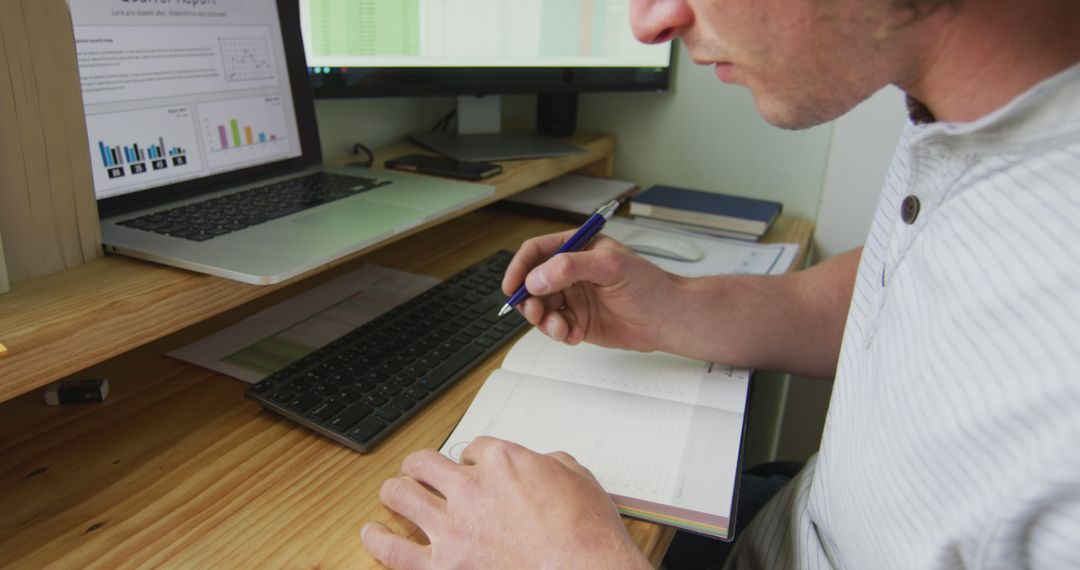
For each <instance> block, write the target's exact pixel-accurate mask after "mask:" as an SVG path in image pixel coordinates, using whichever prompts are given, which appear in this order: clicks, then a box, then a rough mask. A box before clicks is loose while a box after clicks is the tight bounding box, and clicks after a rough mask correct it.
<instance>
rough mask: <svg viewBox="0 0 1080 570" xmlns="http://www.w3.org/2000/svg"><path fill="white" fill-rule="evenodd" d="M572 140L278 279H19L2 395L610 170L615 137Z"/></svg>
mask: <svg viewBox="0 0 1080 570" xmlns="http://www.w3.org/2000/svg"><path fill="white" fill-rule="evenodd" d="M571 142H573V143H574V144H577V145H579V146H581V147H583V148H585V149H586V151H587V152H586V153H585V154H582V155H575V156H567V157H559V158H548V159H536V160H522V161H512V162H505V163H502V164H503V167H504V171H503V173H502V174H500V175H498V176H496V177H493V178H491V179H488V180H485V181H484V183H486V184H491V185H494V186H495V188H496V192H495V195H494V196H492V197H490V198H488V199H486V200H484V201H483V202H480V203H477V204H474V205H472V206H470V207H469V208H467V209H465V210H462V211H459V212H455V213H453V214H448V215H446V216H443V217H441V218H438V219H435V220H432V221H431V222H429V223H427V224H425V225H423V226H420V227H418V228H415V229H413V230H411V231H409V232H407V233H405V234H402V235H401V236H397V237H396V238H395V239H393V240H390V241H387V242H384V243H380V244H378V245H376V246H372V247H369V248H366V249H364V250H361V251H358V252H356V253H354V254H351V255H349V256H347V257H345V258H342V259H339V260H337V261H335V262H333V263H330V264H327V265H325V266H323V267H320V268H318V269H314V270H312V271H309V272H307V273H305V274H303V275H300V276H298V277H295V278H293V279H290V280H289V281H286V282H284V283H280V284H277V285H270V286H255V285H247V284H244V283H239V282H235V281H229V280H226V279H221V278H218V277H211V276H207V275H202V274H198V273H192V272H188V271H184V270H180V269H174V268H170V267H165V266H161V265H156V264H152V263H148V262H143V261H138V260H135V259H130V258H125V257H117V256H107V257H104V258H102V259H98V260H95V261H92V262H90V263H87V264H85V265H82V266H79V267H76V268H74V269H70V270H67V271H63V272H60V273H55V274H52V275H48V276H45V277H40V278H37V279H31V280H27V281H23V282H20V283H15V284H14V285H13V286H12V289H11V291H10V292H9V293H6V294H3V295H0V342H2V343H4V344H5V345H6V346H7V347H8V351H9V356H8V357H6V358H4V359H2V360H0V402H3V401H5V400H9V399H11V398H13V397H15V396H18V395H19V394H23V393H25V392H28V391H30V390H33V389H34V388H38V387H40V386H43V385H45V384H48V383H50V382H53V381H56V380H59V379H61V378H64V377H66V376H68V375H70V374H74V373H76V372H78V371H80V370H82V369H84V368H86V367H88V366H91V365H93V364H96V363H99V362H103V361H105V360H108V359H109V358H112V357H115V356H117V355H120V354H123V353H125V352H128V351H130V350H132V349H134V348H137V347H139V346H142V345H145V344H146V343H148V342H151V341H153V340H155V339H159V338H162V337H164V336H167V335H169V334H172V333H174V332H176V331H179V330H181V329H184V328H187V327H190V326H192V325H195V324H197V323H201V322H203V321H206V320H207V319H210V318H211V317H214V316H216V315H221V314H223V313H225V312H227V311H230V310H232V309H236V308H238V307H242V306H245V305H248V304H250V303H251V302H253V301H256V300H259V299H262V298H264V297H267V296H270V295H273V294H276V293H278V292H281V291H282V290H285V289H293V292H295V291H298V290H299V289H300V288H307V287H310V286H312V285H314V284H316V283H318V282H321V281H322V280H321V279H317V278H313V277H317V276H320V275H322V274H327V273H332V270H334V269H335V268H337V267H339V266H341V265H343V264H349V263H351V262H352V261H354V260H356V259H358V258H361V257H363V256H365V255H366V254H368V253H371V252H372V251H375V250H377V249H379V248H382V247H385V246H387V245H389V244H390V243H393V242H395V241H399V240H401V239H404V238H406V237H408V236H411V235H415V234H417V233H420V232H423V231H424V230H426V229H428V228H431V227H434V226H437V225H439V224H442V223H444V222H446V221H448V220H451V219H454V218H457V217H460V216H462V215H465V214H467V213H468V212H470V211H473V210H476V209H478V208H480V207H482V206H484V205H487V204H489V203H492V202H495V201H497V200H501V199H503V198H505V197H507V196H510V195H512V194H515V193H517V192H520V191H522V190H524V189H526V188H530V187H532V186H535V185H536V184H539V183H541V182H544V181H547V180H550V179H552V178H555V177H557V176H560V175H562V174H565V173H568V172H574V171H586V172H589V173H592V174H597V175H610V172H611V164H612V157H613V153H614V148H615V143H614V140H613V139H612V138H611V137H610V136H605V135H589V134H582V135H577V136H575V137H573V138H571ZM417 150H418V149H417V148H416V147H414V146H412V145H408V144H401V145H397V146H393V147H390V148H387V149H383V150H381V151H380V152H379V153H378V154H377V157H376V158H377V161H378V162H377V163H378V164H381V163H382V161H383V160H385V159H386V158H388V157H393V156H397V155H399V154H404V153H406V152H416V151H417ZM339 162H346V161H345V160H342V161H339ZM334 274H336V273H334ZM289 294H292V293H289Z"/></svg>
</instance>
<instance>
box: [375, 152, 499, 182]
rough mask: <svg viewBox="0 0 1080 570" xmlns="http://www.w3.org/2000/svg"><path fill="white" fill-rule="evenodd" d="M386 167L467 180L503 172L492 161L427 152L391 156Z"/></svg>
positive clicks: (479, 178)
mask: <svg viewBox="0 0 1080 570" xmlns="http://www.w3.org/2000/svg"><path fill="white" fill-rule="evenodd" d="M386 167H387V168H393V169H395V170H405V171H408V172H419V173H421V174H435V175H437V176H450V177H453V178H465V179H467V180H482V179H484V178H488V177H490V176H495V175H496V174H498V173H500V172H502V167H501V166H499V165H498V164H493V163H490V162H466V161H464V160H455V159H453V158H445V157H442V156H431V155H427V154H406V155H404V156H399V157H397V158H391V159H389V160H387V161H386Z"/></svg>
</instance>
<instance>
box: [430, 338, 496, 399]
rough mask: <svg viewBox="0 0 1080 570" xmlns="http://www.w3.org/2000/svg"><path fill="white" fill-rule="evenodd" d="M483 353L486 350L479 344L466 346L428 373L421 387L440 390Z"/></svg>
mask: <svg viewBox="0 0 1080 570" xmlns="http://www.w3.org/2000/svg"><path fill="white" fill-rule="evenodd" d="M483 353H484V348H483V347H482V346H480V345H478V344H470V345H469V346H466V347H465V348H463V349H461V350H459V351H458V352H457V353H456V354H454V356H452V357H450V359H448V360H447V361H446V362H444V363H442V364H440V365H439V366H438V367H437V368H435V369H434V370H432V371H431V372H430V373H428V375H427V376H424V377H423V378H421V379H420V386H421V387H423V388H425V389H427V390H434V389H435V388H438V387H439V386H441V385H442V384H443V383H444V382H446V381H447V380H449V379H450V378H451V377H452V376H453V375H454V374H457V373H458V371H460V370H461V369H462V368H465V365H467V364H469V363H470V362H472V361H473V360H476V359H477V357H479V356H480V355H481V354H483Z"/></svg>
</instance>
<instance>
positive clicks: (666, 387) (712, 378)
mask: <svg viewBox="0 0 1080 570" xmlns="http://www.w3.org/2000/svg"><path fill="white" fill-rule="evenodd" d="M502 367H503V368H504V369H506V370H512V371H514V372H521V373H523V374H530V375H533V376H540V377H543V378H552V379H555V380H563V381H566V382H574V383H576V384H584V385H588V386H596V387H601V388H607V389H611V390H617V391H620V392H626V393H630V394H638V395H641V396H648V397H650V398H661V399H664V400H669V401H673V402H681V403H684V404H694V405H701V406H708V407H711V408H717V409H721V410H728V411H731V412H735V413H739V414H741V413H742V412H743V408H744V406H745V404H746V390H747V387H748V384H749V381H750V371H749V370H744V369H732V368H731V367H729V366H720V365H715V364H711V363H708V362H704V361H701V360H694V359H691V358H686V357H682V356H676V355H674V354H667V353H663V352H636V351H632V350H620V349H615V348H603V347H599V346H596V345H592V344H585V343H583V344H579V345H577V346H569V345H566V344H563V343H561V342H555V341H553V340H551V339H550V338H548V337H546V336H544V334H543V333H542V332H540V331H539V330H538V329H535V328H534V329H532V330H530V331H529V332H528V333H526V334H525V335H524V336H523V337H521V339H520V340H518V341H517V343H515V344H514V347H513V348H512V349H511V350H510V352H509V354H507V355H506V359H505V360H503V364H502Z"/></svg>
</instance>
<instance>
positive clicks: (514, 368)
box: [441, 329, 750, 540]
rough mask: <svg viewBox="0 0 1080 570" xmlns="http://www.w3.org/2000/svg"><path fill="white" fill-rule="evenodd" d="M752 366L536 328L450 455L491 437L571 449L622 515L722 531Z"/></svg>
mask: <svg viewBox="0 0 1080 570" xmlns="http://www.w3.org/2000/svg"><path fill="white" fill-rule="evenodd" d="M749 379H750V371H748V370H740V369H732V368H729V367H725V366H720V365H716V364H710V363H707V362H703V361H699V360H692V359H689V358H684V357H681V356H675V355H672V354H666V353H659V352H653V353H642V352H633V351H626V350H616V349H607V348H600V347H597V346H594V345H589V344H581V345H578V346H567V345H564V344H561V343H557V342H554V341H552V340H550V339H548V338H547V337H545V336H544V335H543V334H542V333H540V332H539V331H538V330H536V329H533V330H531V331H530V332H529V333H528V334H526V335H525V336H524V337H522V338H521V340H519V341H518V342H517V344H515V345H514V347H513V349H511V351H510V353H509V354H508V355H507V356H506V359H505V360H504V361H503V364H502V368H500V369H499V370H496V371H495V372H493V373H492V374H491V376H489V377H488V379H487V381H486V382H485V383H484V386H483V387H482V388H481V389H480V392H479V393H478V394H477V396H476V399H475V400H473V403H472V405H471V406H470V407H469V410H468V411H467V412H466V413H465V417H464V418H462V420H461V423H459V424H458V426H457V428H455V429H454V432H453V433H452V434H451V435H450V437H449V439H447V441H446V443H445V444H444V445H443V448H442V450H441V451H442V453H444V454H446V455H448V456H449V457H451V458H452V459H454V460H459V457H460V454H461V451H462V450H463V449H464V448H465V447H466V446H467V445H468V444H469V442H471V441H472V440H473V439H474V438H476V437H478V436H480V435H491V436H495V437H500V438H503V439H507V440H510V441H514V442H517V443H519V444H521V445H524V446H525V447H528V448H529V449H532V450H534V451H537V452H540V453H549V452H552V451H566V452H568V453H570V454H571V455H573V456H574V457H575V458H576V459H577V460H578V461H579V462H580V463H581V464H582V465H584V466H585V467H587V468H589V469H590V470H591V471H592V472H593V474H595V475H596V477H597V479H599V480H600V484H601V485H603V487H604V489H605V490H606V491H607V492H608V493H609V494H610V495H611V497H612V499H613V500H614V501H615V504H616V505H618V507H619V510H620V511H621V512H622V513H623V514H626V515H629V516H633V517H638V518H642V519H646V520H650V521H654V522H659V523H662V524H667V525H671V526H675V527H679V528H683V529H687V530H690V531H693V532H697V533H701V534H705V535H709V536H714V537H718V538H722V539H726V540H730V538H731V530H732V529H733V527H734V524H733V523H734V520H733V518H734V511H735V505H734V497H735V496H736V493H735V492H736V487H737V474H738V472H739V469H738V467H739V456H740V444H741V441H742V435H743V426H744V422H743V420H744V408H745V404H746V396H747V390H748V387H749Z"/></svg>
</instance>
